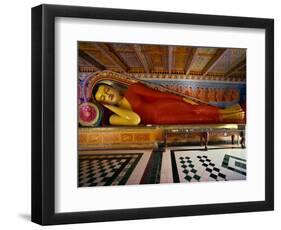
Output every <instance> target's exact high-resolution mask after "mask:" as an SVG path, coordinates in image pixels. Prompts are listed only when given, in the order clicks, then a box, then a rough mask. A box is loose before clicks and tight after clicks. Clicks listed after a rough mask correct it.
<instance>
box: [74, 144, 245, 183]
mask: <svg viewBox="0 0 281 230" xmlns="http://www.w3.org/2000/svg"><path fill="white" fill-rule="evenodd" d="M78 165H79V167H78V175H79V176H78V186H79V187H91V186H109V185H133V184H156V183H182V182H202V181H229V180H245V179H246V168H247V167H246V150H245V149H240V148H236V149H232V148H225V149H223V148H221V147H215V146H213V147H210V148H209V150H208V151H203V149H202V150H201V149H198V147H196V148H195V147H169V148H166V149H165V150H164V151H163V150H162V151H160V150H152V149H151V150H111V151H81V152H80V153H79V164H78Z"/></svg>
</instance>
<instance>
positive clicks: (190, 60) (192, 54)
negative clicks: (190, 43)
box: [184, 48, 198, 75]
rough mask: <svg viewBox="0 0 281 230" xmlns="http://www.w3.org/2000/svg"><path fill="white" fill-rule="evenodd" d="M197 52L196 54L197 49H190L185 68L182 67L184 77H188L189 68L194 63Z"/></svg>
mask: <svg viewBox="0 0 281 230" xmlns="http://www.w3.org/2000/svg"><path fill="white" fill-rule="evenodd" d="M197 52H198V48H191V51H190V54H189V55H188V57H187V59H186V62H185V67H184V72H185V74H186V75H189V72H190V70H191V66H192V64H193V63H194V60H195V57H196V54H197Z"/></svg>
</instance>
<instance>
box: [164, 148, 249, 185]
mask: <svg viewBox="0 0 281 230" xmlns="http://www.w3.org/2000/svg"><path fill="white" fill-rule="evenodd" d="M164 156H165V157H163V161H162V169H163V171H162V173H163V175H162V177H161V183H178V182H201V181H228V180H245V179H246V150H245V149H240V148H237V149H221V148H216V147H212V148H210V149H209V150H208V151H203V150H196V149H193V148H191V147H190V148H186V147H180V148H169V149H167V150H166V151H165V153H164ZM169 164H172V167H171V170H170V171H166V170H165V168H167V165H169ZM168 174H170V175H169V176H168Z"/></svg>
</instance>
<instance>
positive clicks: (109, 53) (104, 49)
mask: <svg viewBox="0 0 281 230" xmlns="http://www.w3.org/2000/svg"><path fill="white" fill-rule="evenodd" d="M95 46H96V47H97V49H98V50H99V51H100V52H101V53H102V54H103V55H105V56H106V57H107V58H108V59H109V60H110V61H111V62H112V63H113V64H115V65H116V66H118V67H119V68H120V69H121V70H122V71H124V72H127V71H128V69H129V68H128V66H127V65H126V64H125V63H124V62H123V61H122V60H121V59H120V58H119V57H118V56H117V54H116V53H115V52H114V50H113V49H112V48H111V47H110V46H109V45H107V44H105V43H95Z"/></svg>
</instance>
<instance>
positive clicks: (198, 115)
mask: <svg viewBox="0 0 281 230" xmlns="http://www.w3.org/2000/svg"><path fill="white" fill-rule="evenodd" d="M124 96H125V98H126V99H127V100H128V101H129V103H130V104H131V106H132V109H133V111H134V112H136V113H137V114H138V115H139V116H140V117H141V123H142V124H194V123H218V122H220V118H219V113H218V111H219V110H218V108H217V107H214V106H209V105H203V104H200V105H191V104H188V103H186V102H184V101H183V99H182V98H181V97H180V96H177V95H174V94H171V93H164V92H160V91H157V90H154V89H151V88H148V87H146V86H144V85H143V84H140V83H135V84H131V85H129V86H128V90H127V91H126V93H125V95H124Z"/></svg>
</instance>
